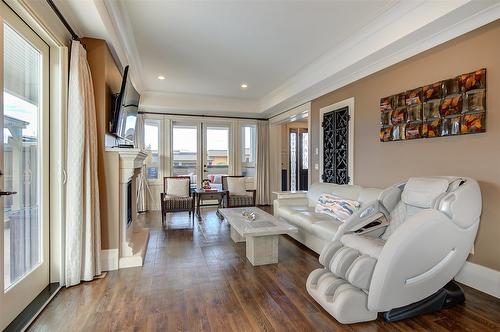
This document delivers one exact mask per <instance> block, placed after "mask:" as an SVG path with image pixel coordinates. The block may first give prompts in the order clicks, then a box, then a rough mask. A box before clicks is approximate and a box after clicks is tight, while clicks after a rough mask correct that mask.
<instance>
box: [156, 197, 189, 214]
mask: <svg viewBox="0 0 500 332" xmlns="http://www.w3.org/2000/svg"><path fill="white" fill-rule="evenodd" d="M163 204H164V207H165V209H166V210H167V211H172V210H189V209H192V208H193V205H194V199H193V198H192V197H181V196H169V195H165V196H164V197H163Z"/></svg>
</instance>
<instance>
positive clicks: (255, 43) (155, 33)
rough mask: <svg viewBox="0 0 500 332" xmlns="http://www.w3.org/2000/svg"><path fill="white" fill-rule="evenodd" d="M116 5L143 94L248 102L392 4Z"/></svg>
mask: <svg viewBox="0 0 500 332" xmlns="http://www.w3.org/2000/svg"><path fill="white" fill-rule="evenodd" d="M120 3H121V6H122V10H123V14H124V15H127V16H128V20H129V22H130V24H131V28H132V32H133V36H131V37H133V38H135V45H136V47H137V51H138V56H139V61H140V62H141V67H142V73H141V74H142V80H143V83H144V87H143V89H144V90H146V91H160V92H174V93H189V94H197V95H198V94H200V95H215V96H223V97H236V98H252V99H256V98H262V97H264V96H265V95H266V94H268V93H270V92H271V91H272V90H274V89H275V88H277V87H278V86H279V85H281V84H283V83H284V82H285V81H286V80H287V79H289V78H290V77H292V76H293V75H294V74H295V73H297V72H298V71H299V70H300V69H302V68H303V67H305V66H306V65H308V64H310V63H311V62H312V61H314V60H315V59H316V58H318V57H319V56H321V55H322V54H324V53H325V52H327V51H328V50H330V49H332V48H334V47H336V46H337V45H339V43H341V42H342V41H343V40H345V39H346V38H348V37H349V36H351V35H353V34H355V33H356V32H358V31H359V30H360V29H361V28H362V27H363V26H364V25H366V24H367V23H368V22H370V21H372V20H373V19H374V18H375V17H377V16H378V15H379V14H380V13H381V12H383V11H385V10H386V9H388V7H389V6H391V5H394V3H395V1H394V0H392V1H388V0H384V1H322V2H311V1H308V2H270V1H269V2H262V1H259V2H256V1H252V2H251V1H247V2H243V1H241V2H240V1H238V2H229V1H228V2H208V1H205V2H192V1H173V2H171V1H165V2H160V1H148V2H143V1H142V2H141V1H134V0H124V1H121V2H120ZM160 74H162V75H165V76H166V77H167V79H166V80H163V81H159V80H158V79H157V76H158V75H160ZM243 82H245V83H247V84H248V85H249V88H247V89H246V90H242V89H241V88H240V85H241V83H243Z"/></svg>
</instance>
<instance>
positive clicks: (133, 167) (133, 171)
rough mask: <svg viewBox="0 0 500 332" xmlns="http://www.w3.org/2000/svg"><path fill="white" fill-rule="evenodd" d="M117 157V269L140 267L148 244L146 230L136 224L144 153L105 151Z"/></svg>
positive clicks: (128, 149)
mask: <svg viewBox="0 0 500 332" xmlns="http://www.w3.org/2000/svg"><path fill="white" fill-rule="evenodd" d="M106 151H107V152H115V153H118V156H119V170H117V171H119V172H120V174H119V177H118V178H119V182H120V183H119V229H120V242H119V261H118V268H120V269H122V268H126V267H134V266H142V265H143V263H144V256H145V255H146V249H147V245H148V240H149V228H144V227H142V226H140V225H138V223H137V204H136V202H137V186H136V182H137V181H136V180H137V176H138V175H139V174H140V173H141V172H142V167H143V165H144V160H145V159H146V157H147V155H148V154H147V153H146V152H145V151H144V150H141V149H133V148H107V149H106ZM129 183H131V184H132V197H131V199H132V222H131V224H130V225H127V219H128V218H127V195H128V190H127V189H128V184H129Z"/></svg>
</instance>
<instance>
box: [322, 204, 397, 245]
mask: <svg viewBox="0 0 500 332" xmlns="http://www.w3.org/2000/svg"><path fill="white" fill-rule="evenodd" d="M382 217H385V219H386V220H388V219H389V212H388V211H387V210H386V209H385V207H384V206H383V205H382V204H380V202H379V201H372V202H369V203H367V204H364V205H363V206H362V208H361V209H359V210H357V211H356V212H354V213H353V214H352V215H351V216H350V217H349V218H348V219H346V220H345V221H344V222H343V223H342V225H340V227H339V228H338V230H337V232H336V233H335V236H334V237H333V239H332V241H337V240H340V238H341V237H342V235H344V234H345V233H347V232H354V231H356V230H358V229H360V228H362V227H363V226H366V225H368V224H369V223H371V222H373V221H375V220H377V219H379V218H382Z"/></svg>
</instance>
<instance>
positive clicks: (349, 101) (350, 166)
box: [319, 97, 354, 184]
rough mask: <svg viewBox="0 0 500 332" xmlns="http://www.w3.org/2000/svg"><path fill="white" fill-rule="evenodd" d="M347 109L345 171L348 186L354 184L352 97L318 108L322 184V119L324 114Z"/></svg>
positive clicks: (320, 179) (320, 177)
mask: <svg viewBox="0 0 500 332" xmlns="http://www.w3.org/2000/svg"><path fill="white" fill-rule="evenodd" d="M344 107H347V108H348V110H349V116H350V120H349V137H348V138H347V139H348V144H347V145H348V152H347V154H348V157H347V158H348V160H347V163H348V165H347V171H348V175H349V184H354V97H351V98H348V99H345V100H342V101H340V102H338V103H335V104H331V105H328V106H325V107H323V108H320V110H319V182H323V177H322V175H323V158H324V156H323V153H324V151H323V126H322V125H321V124H322V123H323V117H324V116H325V114H326V113H329V112H331V111H335V110H338V109H340V108H344Z"/></svg>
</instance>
